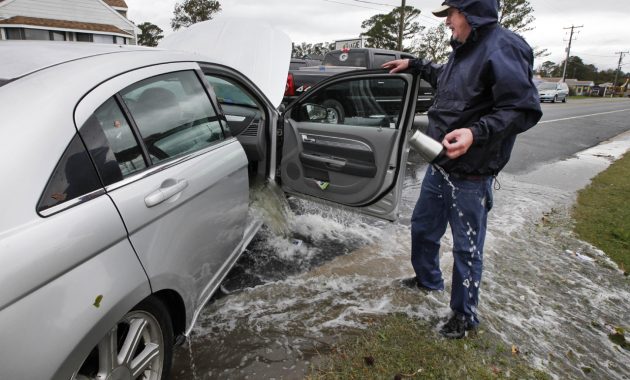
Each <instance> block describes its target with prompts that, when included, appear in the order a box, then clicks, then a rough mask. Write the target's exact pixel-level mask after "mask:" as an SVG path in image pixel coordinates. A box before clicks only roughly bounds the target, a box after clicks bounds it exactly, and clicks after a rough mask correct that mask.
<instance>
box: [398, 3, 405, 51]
mask: <svg viewBox="0 0 630 380" xmlns="http://www.w3.org/2000/svg"><path fill="white" fill-rule="evenodd" d="M404 29H405V0H402V5H401V6H400V25H398V50H400V51H402V49H403V31H404Z"/></svg>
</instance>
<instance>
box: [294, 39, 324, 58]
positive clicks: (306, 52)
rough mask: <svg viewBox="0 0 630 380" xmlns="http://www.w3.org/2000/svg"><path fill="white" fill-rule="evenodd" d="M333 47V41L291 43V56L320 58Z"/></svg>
mask: <svg viewBox="0 0 630 380" xmlns="http://www.w3.org/2000/svg"><path fill="white" fill-rule="evenodd" d="M334 48H335V44H334V43H333V42H318V43H315V44H309V43H306V42H302V43H300V44H294V45H293V51H292V53H291V56H292V57H299V58H309V57H313V58H317V57H320V58H321V57H322V56H323V55H324V54H326V53H328V52H329V51H331V50H334Z"/></svg>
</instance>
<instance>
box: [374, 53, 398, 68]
mask: <svg viewBox="0 0 630 380" xmlns="http://www.w3.org/2000/svg"><path fill="white" fill-rule="evenodd" d="M394 59H396V56H395V55H394V54H374V66H373V67H374V68H377V67H381V65H382V64H383V63H385V62H389V61H393V60H394Z"/></svg>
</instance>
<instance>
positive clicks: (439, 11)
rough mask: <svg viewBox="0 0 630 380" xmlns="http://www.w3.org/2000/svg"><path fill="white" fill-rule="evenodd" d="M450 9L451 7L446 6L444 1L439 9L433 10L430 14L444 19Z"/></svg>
mask: <svg viewBox="0 0 630 380" xmlns="http://www.w3.org/2000/svg"><path fill="white" fill-rule="evenodd" d="M450 7H451V6H450V5H448V4H446V1H445V2H443V3H442V5H441V6H440V7H439V8H437V9H435V10H433V12H431V13H433V15H435V17H446V16H448V9H449V8H450Z"/></svg>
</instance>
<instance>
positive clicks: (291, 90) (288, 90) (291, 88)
mask: <svg viewBox="0 0 630 380" xmlns="http://www.w3.org/2000/svg"><path fill="white" fill-rule="evenodd" d="M294 95H295V83H294V82H293V74H291V73H289V74H288V75H287V84H286V85H285V86H284V96H294Z"/></svg>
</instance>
